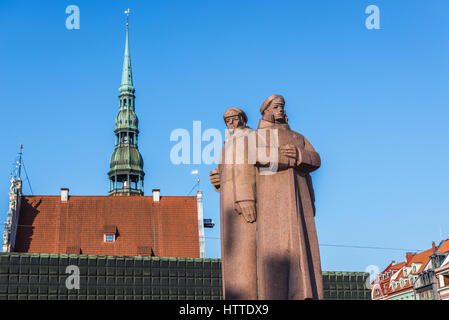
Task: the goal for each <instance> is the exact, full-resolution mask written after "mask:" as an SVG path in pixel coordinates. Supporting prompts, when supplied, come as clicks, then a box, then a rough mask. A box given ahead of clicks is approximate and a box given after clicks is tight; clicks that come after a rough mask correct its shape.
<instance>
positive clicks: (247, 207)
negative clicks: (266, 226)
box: [237, 200, 256, 223]
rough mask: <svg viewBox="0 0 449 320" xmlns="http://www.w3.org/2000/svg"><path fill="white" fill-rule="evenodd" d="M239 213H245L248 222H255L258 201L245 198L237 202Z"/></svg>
mask: <svg viewBox="0 0 449 320" xmlns="http://www.w3.org/2000/svg"><path fill="white" fill-rule="evenodd" d="M237 206H238V207H239V209H240V210H239V213H240V214H242V215H243V217H244V218H245V220H246V222H249V223H253V222H254V221H256V203H255V202H254V201H252V200H244V201H240V202H238V203H237Z"/></svg>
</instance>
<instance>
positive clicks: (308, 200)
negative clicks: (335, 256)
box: [224, 95, 323, 300]
mask: <svg viewBox="0 0 449 320" xmlns="http://www.w3.org/2000/svg"><path fill="white" fill-rule="evenodd" d="M284 105H285V101H284V98H283V97H282V96H280V95H272V96H271V97H269V98H268V99H266V100H265V102H264V103H263V104H262V107H261V108H260V112H261V114H262V119H261V120H260V122H259V126H258V129H257V131H256V132H257V138H258V142H257V146H258V148H261V145H262V146H263V148H267V150H269V151H267V152H277V153H278V154H277V163H276V170H275V171H274V172H268V173H267V172H265V173H264V174H262V172H261V169H262V168H263V167H266V164H264V163H261V162H260V161H259V158H258V162H257V163H256V166H257V167H258V170H257V174H256V189H257V193H256V194H257V277H258V291H259V295H258V298H259V299H275V300H276V299H278V300H287V299H322V298H323V289H322V275H321V263H320V253H319V247H318V238H317V233H316V228H315V219H314V216H315V205H314V202H315V197H314V192H313V186H312V179H311V177H310V174H309V173H310V172H312V171H314V170H316V169H318V168H319V167H320V165H321V160H320V156H319V155H318V153H317V152H315V150H314V149H313V147H312V145H311V144H310V142H309V141H307V139H306V138H305V137H304V136H302V135H301V134H299V133H297V132H295V131H292V130H291V129H290V127H289V125H288V123H287V121H288V119H287V116H286V114H285V111H284ZM276 129H277V130H276ZM267 130H268V131H272V133H273V132H274V133H275V135H276V137H277V139H271V138H270V139H268V138H264V137H267V136H269V135H267V134H265V135H262V133H264V131H267ZM263 139H265V141H262V140H263ZM259 151H260V150H259ZM258 154H259V153H258ZM224 231H225V232H226V230H224ZM239 232H241V231H239ZM225 236H226V234H225Z"/></svg>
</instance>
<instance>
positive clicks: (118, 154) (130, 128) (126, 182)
mask: <svg viewBox="0 0 449 320" xmlns="http://www.w3.org/2000/svg"><path fill="white" fill-rule="evenodd" d="M125 13H126V14H127V15H128V14H129V9H128V10H127V11H125ZM134 92H135V89H134V86H133V80H132V72H131V56H130V52H129V23H128V22H127V23H126V43H125V55H124V59H123V70H122V82H121V84H120V88H119V111H118V114H117V117H116V118H115V130H114V133H115V149H114V152H113V153H112V156H111V161H110V165H109V166H110V170H109V172H108V176H109V195H124V196H130V195H140V196H142V195H143V178H144V176H145V173H144V172H143V159H142V155H141V154H140V152H139V149H138V145H137V141H138V139H137V138H138V135H139V129H138V124H139V119H138V118H137V115H136V113H135V96H134Z"/></svg>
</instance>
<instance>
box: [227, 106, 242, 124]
mask: <svg viewBox="0 0 449 320" xmlns="http://www.w3.org/2000/svg"><path fill="white" fill-rule="evenodd" d="M238 115H242V117H243V120H244V121H245V123H246V122H248V117H247V116H246V114H245V112H244V111H243V110H242V109H239V108H235V107H231V108H228V109H227V110H226V111H225V113H224V114H223V120H225V122H226V118H229V117H232V116H238Z"/></svg>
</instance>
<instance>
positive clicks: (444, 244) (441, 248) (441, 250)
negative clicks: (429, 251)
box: [437, 240, 449, 253]
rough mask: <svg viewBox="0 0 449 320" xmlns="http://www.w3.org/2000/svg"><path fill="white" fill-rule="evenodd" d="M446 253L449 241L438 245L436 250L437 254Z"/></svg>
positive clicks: (448, 248)
mask: <svg viewBox="0 0 449 320" xmlns="http://www.w3.org/2000/svg"><path fill="white" fill-rule="evenodd" d="M448 251H449V240H446V241H444V242H443V243H442V244H441V245H440V248H439V249H438V252H437V253H445V252H448Z"/></svg>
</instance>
